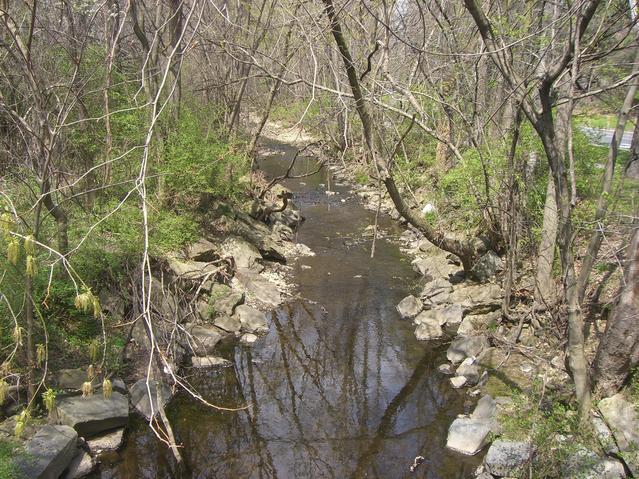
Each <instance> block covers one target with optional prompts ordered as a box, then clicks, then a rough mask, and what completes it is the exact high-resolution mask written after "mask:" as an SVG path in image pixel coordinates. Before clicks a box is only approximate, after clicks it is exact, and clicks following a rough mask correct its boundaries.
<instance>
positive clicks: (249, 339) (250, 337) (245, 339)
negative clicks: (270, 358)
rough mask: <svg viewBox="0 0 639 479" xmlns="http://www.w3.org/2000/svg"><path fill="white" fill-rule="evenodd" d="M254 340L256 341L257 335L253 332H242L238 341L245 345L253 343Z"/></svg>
mask: <svg viewBox="0 0 639 479" xmlns="http://www.w3.org/2000/svg"><path fill="white" fill-rule="evenodd" d="M255 341H257V336H256V335H255V334H253V333H246V334H243V335H242V337H241V338H240V343H241V344H245V345H247V346H248V345H251V344H253V343H255Z"/></svg>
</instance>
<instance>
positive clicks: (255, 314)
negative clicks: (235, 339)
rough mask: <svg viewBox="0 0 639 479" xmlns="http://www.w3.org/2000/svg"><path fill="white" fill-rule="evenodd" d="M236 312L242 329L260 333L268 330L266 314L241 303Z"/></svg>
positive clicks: (245, 331) (246, 331)
mask: <svg viewBox="0 0 639 479" xmlns="http://www.w3.org/2000/svg"><path fill="white" fill-rule="evenodd" d="M235 314H236V315H237V317H238V318H239V320H240V325H241V327H240V329H241V331H242V332H244V333H252V334H260V333H267V332H268V321H267V319H266V315H265V314H264V313H262V312H261V311H258V310H257V309H255V308H252V307H250V306H246V305H241V306H238V307H237V308H236V312H235Z"/></svg>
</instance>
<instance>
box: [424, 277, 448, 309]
mask: <svg viewBox="0 0 639 479" xmlns="http://www.w3.org/2000/svg"><path fill="white" fill-rule="evenodd" d="M452 291H453V285H452V284H450V282H449V281H448V280H446V279H442V278H437V279H434V280H433V281H430V282H428V283H426V284H425V285H424V288H423V289H422V293H421V298H422V300H424V302H427V303H429V304H431V303H433V302H435V301H433V298H437V300H436V302H437V303H439V302H441V300H442V299H444V298H447V297H448V295H449V294H450V293H452Z"/></svg>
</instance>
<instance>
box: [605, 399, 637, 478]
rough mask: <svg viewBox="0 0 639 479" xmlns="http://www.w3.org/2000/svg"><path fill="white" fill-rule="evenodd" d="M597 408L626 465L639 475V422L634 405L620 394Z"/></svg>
mask: <svg viewBox="0 0 639 479" xmlns="http://www.w3.org/2000/svg"><path fill="white" fill-rule="evenodd" d="M597 407H598V408H599V412H601V415H602V416H603V419H604V421H605V422H606V424H608V426H609V427H610V430H611V431H612V434H613V436H614V438H615V442H616V443H617V446H619V449H620V451H621V452H622V456H623V458H624V461H625V463H626V465H627V466H628V468H629V469H630V470H631V471H632V473H633V474H634V475H635V476H637V475H639V449H638V448H639V420H638V419H637V411H636V410H635V408H634V405H633V404H632V403H630V402H628V401H627V400H626V399H625V398H624V396H623V395H622V394H621V393H619V394H615V395H614V396H612V397H609V398H605V399H602V400H601V401H599V404H598V406H597Z"/></svg>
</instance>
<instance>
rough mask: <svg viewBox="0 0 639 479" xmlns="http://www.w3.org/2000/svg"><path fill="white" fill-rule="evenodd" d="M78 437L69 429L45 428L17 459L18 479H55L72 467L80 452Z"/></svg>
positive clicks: (60, 427)
mask: <svg viewBox="0 0 639 479" xmlns="http://www.w3.org/2000/svg"><path fill="white" fill-rule="evenodd" d="M77 442H78V433H77V432H76V431H75V430H74V429H73V428H71V427H69V426H52V425H46V426H43V427H42V428H40V430H38V432H37V433H36V434H35V436H33V437H32V438H31V439H30V440H29V441H27V443H26V444H25V447H24V455H23V454H20V455H18V457H16V459H15V465H16V468H17V469H18V471H19V474H20V476H19V477H25V478H29V479H56V478H58V477H60V476H61V475H62V473H63V472H64V470H65V469H66V468H67V467H68V466H69V464H70V463H71V461H72V460H73V457H74V456H75V453H76V450H77Z"/></svg>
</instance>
